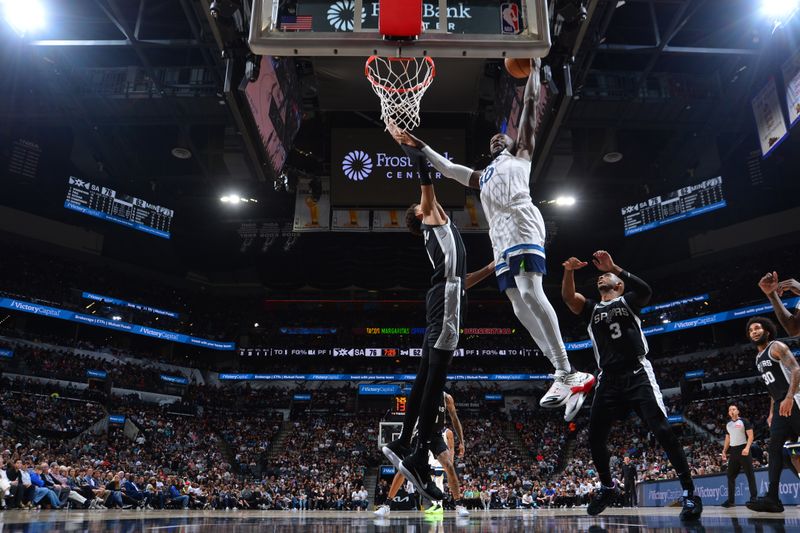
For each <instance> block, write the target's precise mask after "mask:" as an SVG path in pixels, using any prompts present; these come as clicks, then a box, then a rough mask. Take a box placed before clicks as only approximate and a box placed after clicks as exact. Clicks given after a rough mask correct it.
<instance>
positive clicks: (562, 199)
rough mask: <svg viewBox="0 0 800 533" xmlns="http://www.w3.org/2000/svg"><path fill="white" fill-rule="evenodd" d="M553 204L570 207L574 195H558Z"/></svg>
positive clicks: (573, 201)
mask: <svg viewBox="0 0 800 533" xmlns="http://www.w3.org/2000/svg"><path fill="white" fill-rule="evenodd" d="M555 204H556V205H557V206H559V207H570V206H573V205H575V197H574V196H559V197H558V198H556V199H555Z"/></svg>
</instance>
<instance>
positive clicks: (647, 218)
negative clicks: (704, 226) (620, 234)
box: [621, 176, 727, 237]
mask: <svg viewBox="0 0 800 533" xmlns="http://www.w3.org/2000/svg"><path fill="white" fill-rule="evenodd" d="M726 205H727V203H726V202H725V197H724V196H723V191H722V177H721V176H719V177H716V178H711V179H707V180H704V181H701V182H700V183H697V184H695V185H689V186H686V187H682V188H680V189H678V190H676V191H672V192H670V193H669V194H666V195H664V196H656V197H653V198H650V199H649V200H646V201H644V202H640V203H638V204H633V205H629V206H626V207H623V208H622V210H621V211H622V217H623V220H624V224H625V236H626V237H627V236H629V235H635V234H637V233H641V232H643V231H647V230H650V229H653V228H657V227H659V226H663V225H664V224H670V223H672V222H677V221H679V220H683V219H685V218H690V217H695V216H697V215H702V214H703V213H708V212H709V211H714V210H715V209H721V208H723V207H725V206H726Z"/></svg>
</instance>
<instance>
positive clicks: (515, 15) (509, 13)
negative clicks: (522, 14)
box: [500, 3, 519, 35]
mask: <svg viewBox="0 0 800 533" xmlns="http://www.w3.org/2000/svg"><path fill="white" fill-rule="evenodd" d="M500 32H501V33H502V34H504V35H517V34H518V33H519V7H518V6H517V4H511V3H508V4H500Z"/></svg>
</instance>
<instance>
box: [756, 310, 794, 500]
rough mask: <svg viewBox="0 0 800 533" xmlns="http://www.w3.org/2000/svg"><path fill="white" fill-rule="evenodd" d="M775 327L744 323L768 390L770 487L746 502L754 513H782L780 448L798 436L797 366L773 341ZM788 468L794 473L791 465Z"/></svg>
mask: <svg viewBox="0 0 800 533" xmlns="http://www.w3.org/2000/svg"><path fill="white" fill-rule="evenodd" d="M777 334H778V328H777V327H776V326H775V323H774V322H773V321H772V320H770V319H768V318H764V317H760V316H756V317H753V318H751V319H750V320H748V321H747V337H748V338H749V339H750V342H752V343H753V344H755V346H756V348H757V349H758V355H756V361H755V362H756V368H757V369H758V372H759V374H761V378H762V379H763V380H764V384H765V385H766V386H767V390H768V391H769V397H770V404H769V416H768V417H767V424H769V488H768V489H767V494H766V496H764V497H763V498H758V499H757V500H756V501H752V502H748V503H747V508H748V509H751V510H753V511H762V512H768V513H782V512H783V503H781V500H780V498H779V497H778V487H779V484H780V479H781V470H783V466H784V461H783V445H784V443H785V442H786V440H787V439H790V438H791V439H796V438H797V437H798V436H800V393H798V385H800V365H798V364H797V360H796V359H795V357H794V354H793V353H792V351H791V350H789V347H788V346H786V345H785V344H784V343H782V342H780V341H777V340H775V337H776V336H777ZM788 464H789V467H790V468H791V469H792V470H793V471H794V472H795V474H797V470H796V469H795V467H794V465H793V464H792V463H788Z"/></svg>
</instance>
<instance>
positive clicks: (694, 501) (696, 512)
mask: <svg viewBox="0 0 800 533" xmlns="http://www.w3.org/2000/svg"><path fill="white" fill-rule="evenodd" d="M702 513H703V500H701V499H700V496H684V497H683V509H681V520H683V521H684V522H692V521H695V520H700V515H701V514H702Z"/></svg>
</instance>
